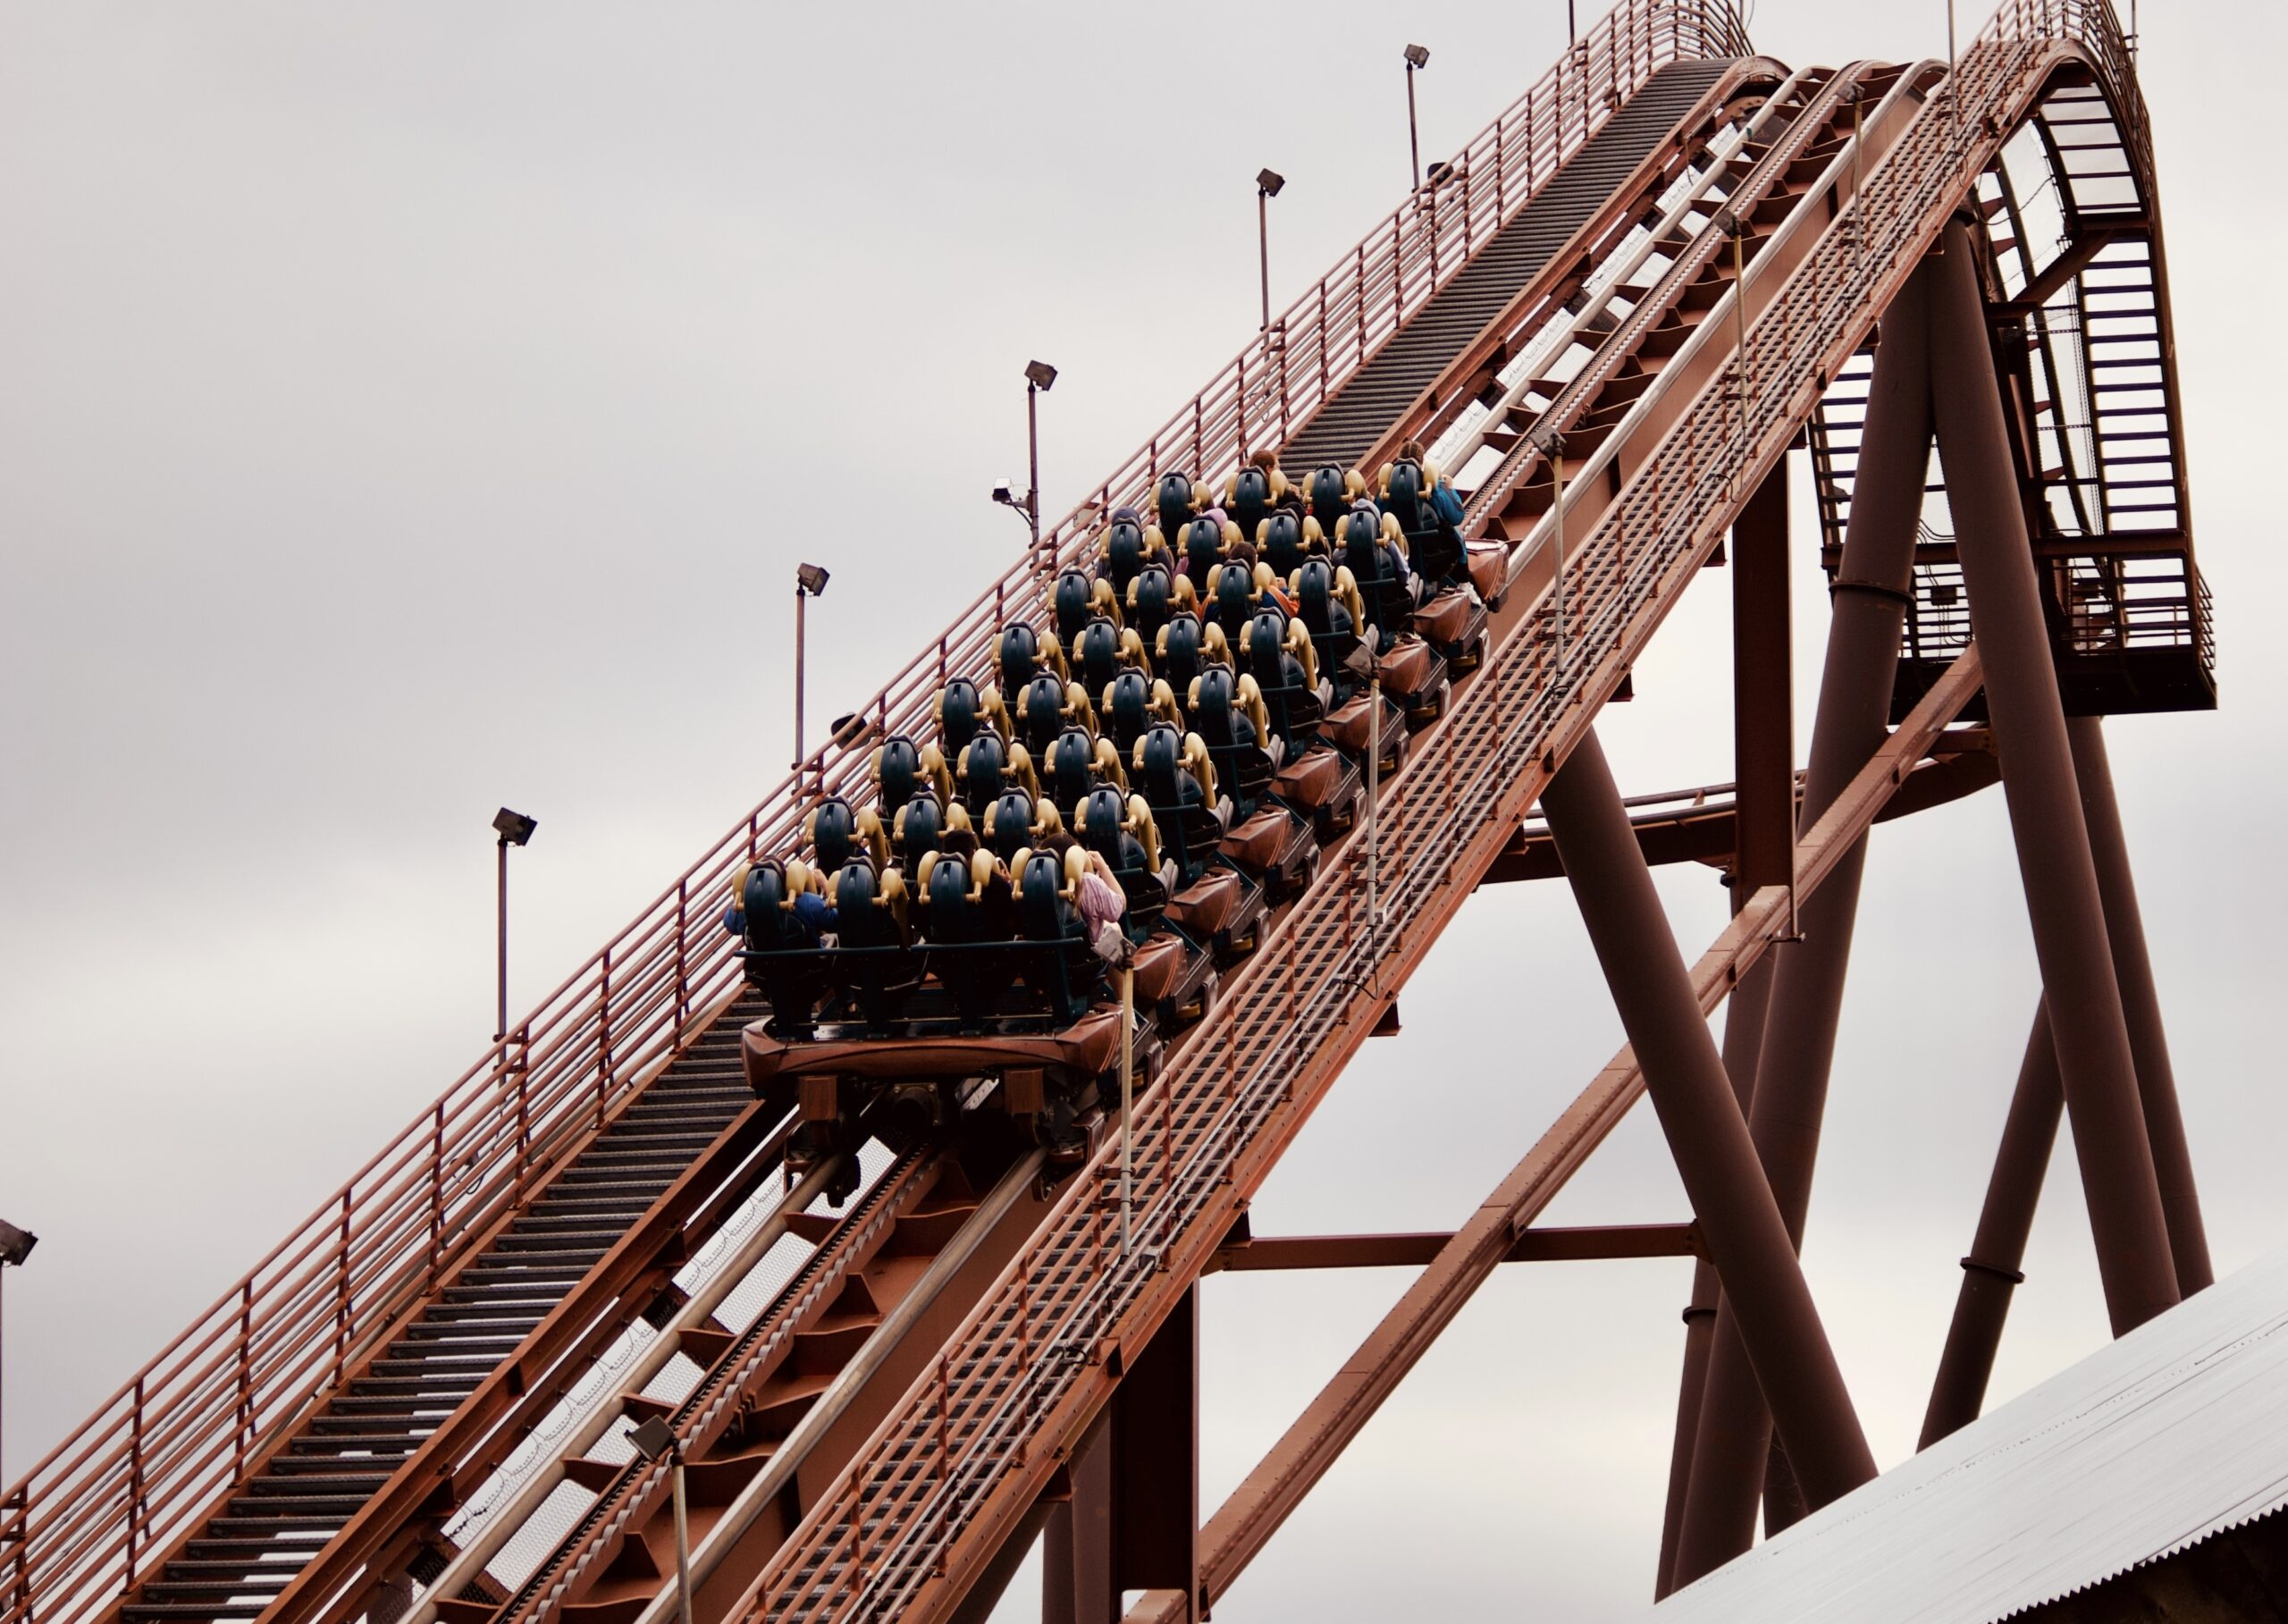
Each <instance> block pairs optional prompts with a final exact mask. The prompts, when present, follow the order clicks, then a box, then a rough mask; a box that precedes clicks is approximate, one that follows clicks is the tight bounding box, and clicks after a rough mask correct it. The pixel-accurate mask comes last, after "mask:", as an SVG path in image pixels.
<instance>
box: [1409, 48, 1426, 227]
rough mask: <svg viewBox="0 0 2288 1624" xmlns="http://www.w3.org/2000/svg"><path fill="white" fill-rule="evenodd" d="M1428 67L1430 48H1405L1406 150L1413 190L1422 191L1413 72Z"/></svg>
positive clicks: (1420, 155) (1420, 141) (1420, 145)
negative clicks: (1411, 158)
mask: <svg viewBox="0 0 2288 1624" xmlns="http://www.w3.org/2000/svg"><path fill="white" fill-rule="evenodd" d="M1429 65H1430V47H1429V46H1426V45H1410V46H1407V47H1406V149H1407V151H1408V153H1409V154H1410V155H1411V156H1412V157H1413V159H1414V189H1415V190H1417V191H1420V190H1421V189H1422V138H1421V137H1420V136H1419V135H1417V133H1416V132H1415V129H1414V70H1415V69H1417V68H1426V67H1428V66H1429Z"/></svg>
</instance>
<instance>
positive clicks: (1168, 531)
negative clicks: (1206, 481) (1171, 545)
mask: <svg viewBox="0 0 2288 1624" xmlns="http://www.w3.org/2000/svg"><path fill="white" fill-rule="evenodd" d="M1152 502H1153V506H1154V508H1155V509H1157V511H1158V513H1159V516H1160V534H1162V535H1164V536H1178V535H1182V534H1183V527H1184V526H1186V525H1188V524H1190V522H1191V516H1192V515H1193V514H1194V513H1196V512H1198V511H1199V493H1198V492H1196V491H1194V490H1193V489H1192V485H1191V481H1190V478H1189V477H1188V476H1187V475H1182V474H1163V475H1160V483H1159V484H1158V485H1157V486H1156V487H1155V488H1154V490H1153V492H1152Z"/></svg>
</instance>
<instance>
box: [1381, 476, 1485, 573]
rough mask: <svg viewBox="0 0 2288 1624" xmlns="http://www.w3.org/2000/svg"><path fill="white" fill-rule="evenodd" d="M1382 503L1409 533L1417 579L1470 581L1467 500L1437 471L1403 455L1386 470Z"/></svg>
mask: <svg viewBox="0 0 2288 1624" xmlns="http://www.w3.org/2000/svg"><path fill="white" fill-rule="evenodd" d="M1382 505H1383V511H1384V512H1385V513H1387V514H1389V515H1390V516H1391V517H1392V518H1395V519H1396V520H1398V523H1399V528H1400V529H1401V530H1402V531H1403V532H1404V533H1405V534H1406V538H1407V541H1408V543H1409V546H1410V548H1411V550H1412V561H1413V565H1414V571H1415V573H1416V574H1417V575H1418V576H1421V577H1422V578H1423V579H1424V580H1426V581H1428V582H1431V583H1434V584H1435V585H1439V586H1459V585H1462V583H1463V582H1464V581H1465V580H1467V579H1468V551H1467V549H1465V548H1464V547H1463V545H1462V537H1461V530H1460V527H1459V526H1460V523H1461V518H1462V505H1461V501H1460V499H1459V497H1456V496H1455V495H1454V494H1453V491H1452V488H1451V486H1448V485H1446V484H1443V481H1441V480H1439V479H1438V478H1437V476H1436V475H1435V473H1434V470H1432V469H1430V468H1429V467H1426V465H1424V464H1422V463H1420V462H1417V461H1416V460H1415V459H1413V458H1411V457H1401V458H1400V459H1398V460H1397V461H1395V462H1393V463H1392V464H1391V465H1390V467H1387V468H1385V469H1384V470H1383V498H1382Z"/></svg>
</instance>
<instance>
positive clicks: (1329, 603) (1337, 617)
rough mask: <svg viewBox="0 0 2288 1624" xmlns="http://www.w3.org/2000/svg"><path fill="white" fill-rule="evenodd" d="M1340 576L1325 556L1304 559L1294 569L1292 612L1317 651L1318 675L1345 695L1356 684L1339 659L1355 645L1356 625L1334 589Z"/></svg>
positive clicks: (1339, 580)
mask: <svg viewBox="0 0 2288 1624" xmlns="http://www.w3.org/2000/svg"><path fill="white" fill-rule="evenodd" d="M1346 573H1347V572H1346ZM1341 579H1342V577H1341V576H1338V575H1337V574H1336V570H1335V566H1334V565H1333V564H1332V563H1330V562H1329V561H1328V560H1325V559H1306V560H1303V567H1302V568H1301V569H1300V570H1298V571H1296V573H1295V612H1296V614H1297V616H1298V617H1299V618H1300V619H1301V620H1302V622H1303V626H1304V627H1305V629H1306V630H1308V632H1309V633H1310V635H1311V646H1312V647H1313V648H1314V649H1315V650H1316V651H1317V653H1318V661H1319V675H1320V676H1321V677H1325V678H1326V679H1327V680H1329V681H1331V682H1333V684H1334V686H1335V691H1336V693H1338V694H1344V695H1348V694H1350V693H1351V692H1352V691H1353V690H1354V689H1355V688H1356V687H1357V686H1359V685H1358V684H1357V682H1356V680H1355V679H1354V678H1353V677H1351V676H1350V673H1349V672H1348V671H1346V670H1344V669H1342V661H1343V659H1344V657H1345V656H1347V655H1348V654H1349V653H1350V651H1351V650H1352V649H1353V648H1355V647H1357V646H1358V643H1359V622H1358V619H1357V618H1356V617H1355V616H1353V615H1352V614H1351V612H1350V605H1349V603H1348V602H1346V599H1345V596H1344V594H1343V593H1341V592H1340V591H1338V590H1337V589H1338V586H1339V585H1340V582H1341Z"/></svg>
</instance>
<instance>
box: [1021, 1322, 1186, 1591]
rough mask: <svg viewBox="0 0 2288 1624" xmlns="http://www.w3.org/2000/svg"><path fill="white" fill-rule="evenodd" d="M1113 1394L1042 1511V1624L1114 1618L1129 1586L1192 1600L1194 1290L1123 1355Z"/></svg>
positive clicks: (1133, 1588) (1134, 1588)
mask: <svg viewBox="0 0 2288 1624" xmlns="http://www.w3.org/2000/svg"><path fill="white" fill-rule="evenodd" d="M1127 1363H1128V1368H1127V1370H1126V1371H1125V1372H1124V1373H1123V1376H1122V1377H1121V1383H1120V1385H1119V1387H1117V1388H1116V1389H1115V1390H1114V1393H1113V1398H1112V1404H1111V1407H1110V1409H1108V1410H1107V1411H1106V1414H1105V1416H1104V1418H1102V1419H1101V1420H1100V1421H1099V1422H1098V1424H1097V1426H1095V1428H1094V1429H1093V1430H1092V1431H1091V1432H1090V1434H1089V1439H1088V1441H1087V1442H1086V1443H1083V1444H1082V1445H1081V1450H1080V1452H1078V1453H1077V1454H1075V1455H1074V1456H1073V1460H1072V1462H1071V1464H1070V1465H1069V1467H1068V1468H1066V1469H1067V1475H1068V1476H1069V1477H1071V1479H1072V1485H1073V1496H1072V1498H1071V1499H1070V1500H1069V1501H1067V1502H1064V1504H1062V1505H1059V1506H1056V1508H1054V1509H1053V1510H1051V1511H1050V1512H1049V1515H1048V1527H1047V1539H1046V1541H1045V1542H1044V1547H1043V1553H1042V1562H1041V1593H1042V1596H1041V1618H1042V1620H1043V1624H1117V1620H1119V1619H1120V1616H1121V1606H1120V1598H1121V1596H1122V1595H1123V1594H1124V1593H1125V1592H1128V1591H1131V1590H1169V1591H1176V1592H1180V1593H1181V1594H1182V1595H1185V1596H1186V1597H1189V1598H1190V1604H1189V1606H1188V1607H1187V1609H1186V1611H1185V1615H1184V1616H1185V1617H1187V1618H1191V1617H1196V1616H1197V1615H1198V1613H1199V1287H1198V1286H1197V1285H1194V1286H1193V1287H1192V1289H1191V1290H1190V1291H1189V1292H1186V1293H1184V1297H1183V1300H1182V1302H1181V1303H1179V1304H1178V1305H1177V1307H1176V1309H1175V1311H1174V1312H1173V1313H1172V1314H1170V1315H1169V1316H1168V1317H1167V1318H1166V1319H1165V1321H1163V1322H1162V1324H1161V1325H1160V1328H1159V1329H1158V1330H1157V1331H1156V1332H1154V1333H1153V1334H1152V1340H1151V1342H1149V1343H1148V1344H1147V1345H1146V1346H1145V1347H1144V1348H1143V1349H1141V1350H1140V1351H1137V1352H1135V1353H1132V1354H1131V1355H1129V1356H1128V1361H1127Z"/></svg>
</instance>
